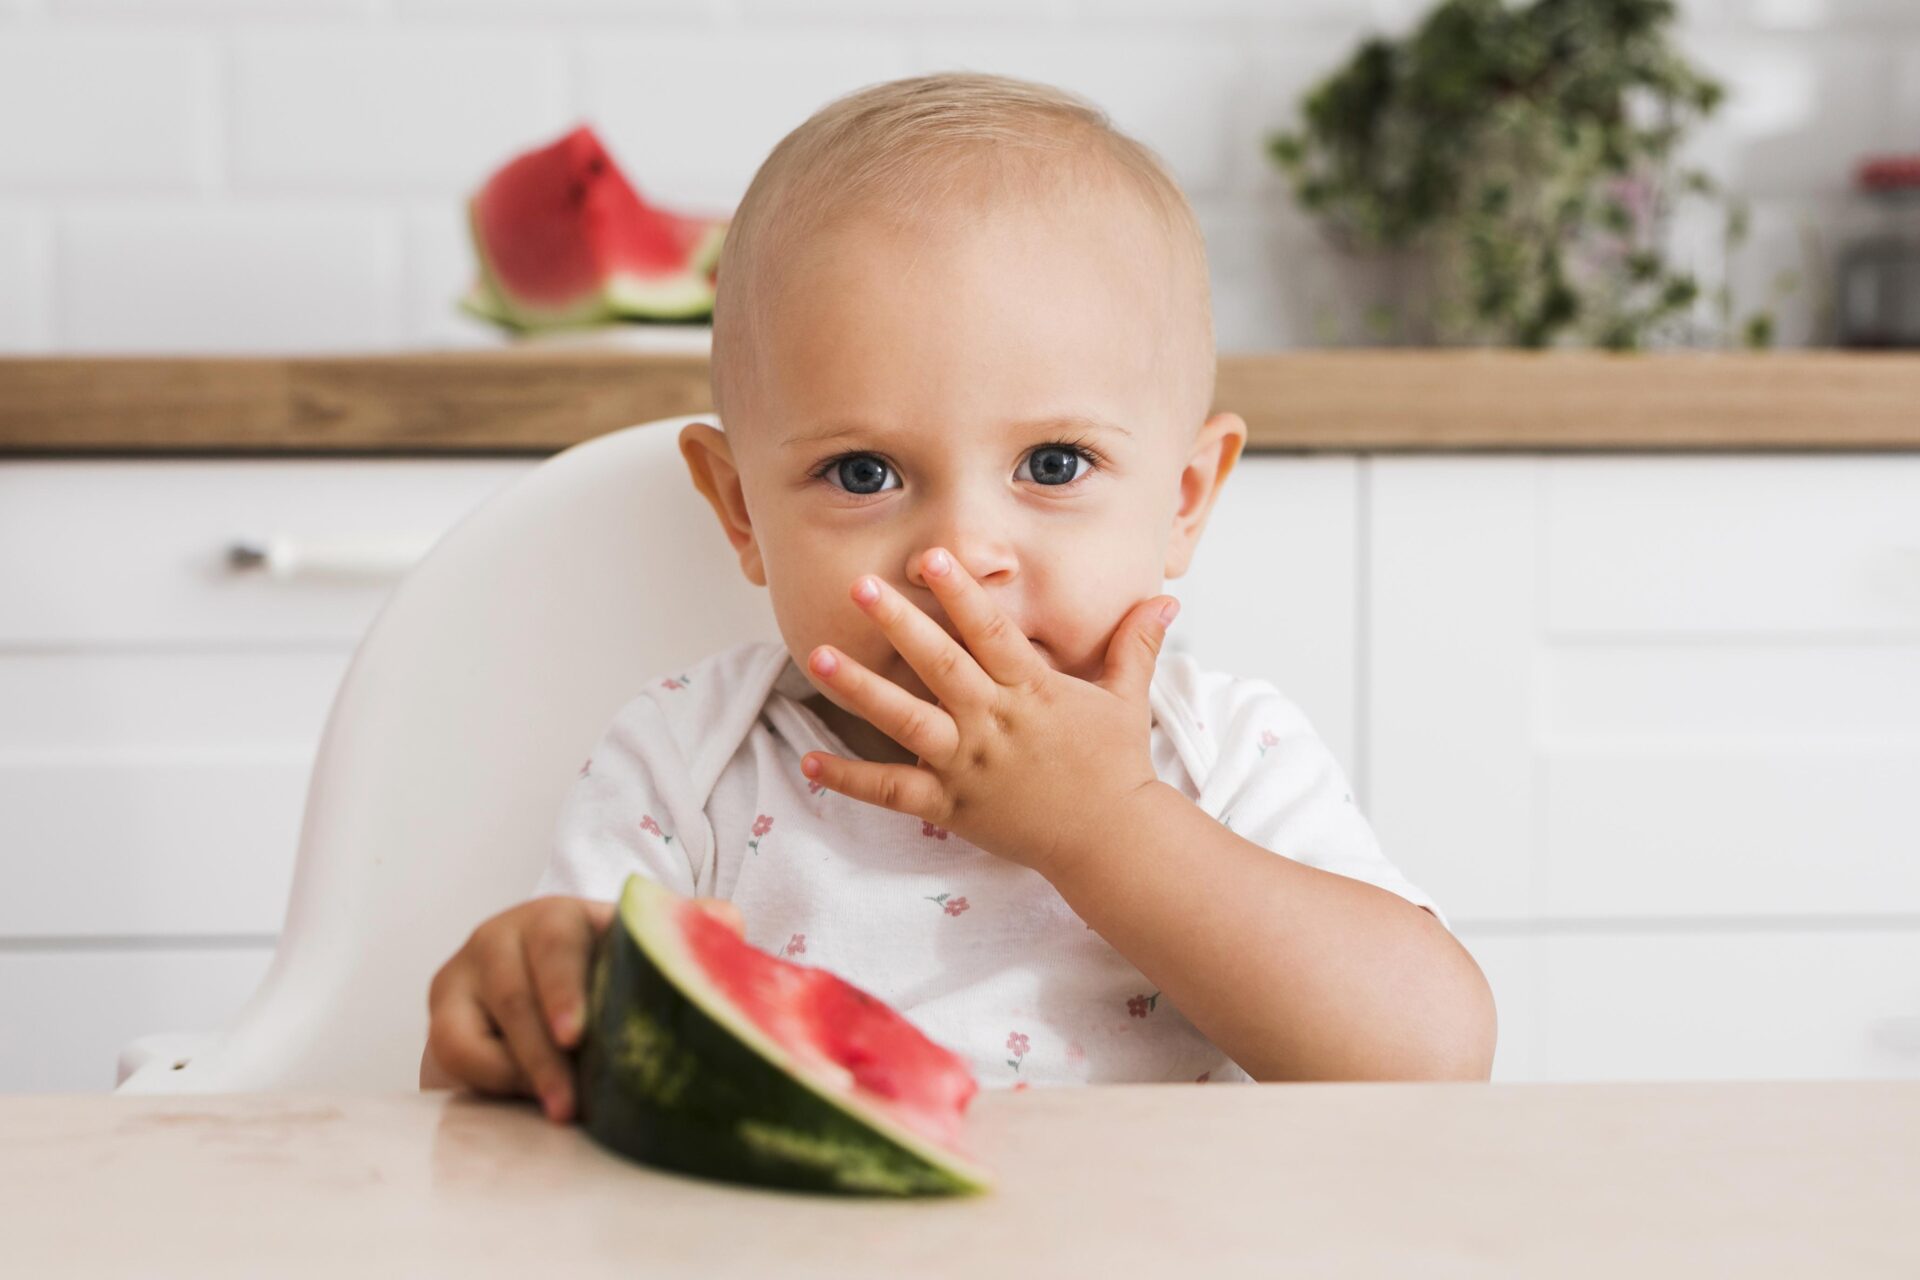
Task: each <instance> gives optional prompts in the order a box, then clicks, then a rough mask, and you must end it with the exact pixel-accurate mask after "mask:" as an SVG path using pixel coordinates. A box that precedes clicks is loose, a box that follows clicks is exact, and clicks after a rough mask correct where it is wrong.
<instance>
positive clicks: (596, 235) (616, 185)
mask: <svg viewBox="0 0 1920 1280" xmlns="http://www.w3.org/2000/svg"><path fill="white" fill-rule="evenodd" d="M467 212H468V221H469V225H470V227H471V229H472V232H473V247H474V252H475V254H476V255H477V256H478V258H479V261H480V271H479V278H478V280H476V281H475V283H474V285H473V288H472V289H471V290H470V291H469V292H468V294H467V296H466V297H465V298H463V299H462V300H461V307H462V308H463V309H464V310H466V311H468V312H471V313H472V314H474V315H477V316H479V317H480V318H482V319H484V320H490V321H492V322H494V323H495V324H499V325H502V326H505V327H507V328H510V329H517V330H522V331H531V330H538V329H558V328H573V327H578V326H582V325H592V324H604V323H608V322H617V321H627V320H677V321H689V320H704V319H707V318H708V317H710V316H711V315H712V314H713V291H714V282H715V280H716V278H717V275H716V272H717V268H718V266H719V261H720V245H721V242H722V241H723V240H724V239H725V237H726V229H727V223H728V221H729V220H728V219H727V218H723V217H701V216H697V215H686V214H680V213H673V212H670V211H668V210H666V209H662V208H659V207H657V206H655V205H651V204H648V203H647V202H646V201H645V200H644V199H642V198H641V196H640V193H639V192H637V191H635V190H634V189H633V185H632V184H631V183H629V182H628V181H627V178H626V175H625V174H623V173H621V172H620V167H619V166H618V165H616V164H615V163H614V161H613V157H612V156H611V155H609V154H608V152H607V149H606V147H605V146H604V145H602V144H601V142H600V139H599V137H598V136H597V135H596V134H595V133H594V131H593V129H592V128H591V127H589V126H587V125H582V126H580V127H579V128H577V129H575V130H574V131H573V132H572V133H569V134H568V135H567V136H566V137H564V138H562V139H560V140H559V141H558V142H555V143H554V144H552V145H551V146H547V147H542V148H540V149H538V150H535V151H529V152H527V153H526V154H525V155H522V156H519V157H517V158H515V159H513V160H511V161H509V162H508V163H507V164H506V165H505V166H504V167H502V168H501V169H500V170H499V171H498V172H497V173H495V174H494V175H493V176H492V177H490V178H488V179H487V181H486V184H485V185H484V186H482V187H481V188H480V190H479V191H478V192H477V193H475V195H474V196H473V198H472V199H471V200H470V201H468V205H467Z"/></svg>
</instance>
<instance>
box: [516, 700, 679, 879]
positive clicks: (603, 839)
mask: <svg viewBox="0 0 1920 1280" xmlns="http://www.w3.org/2000/svg"><path fill="white" fill-rule="evenodd" d="M654 710H655V708H654V707H653V704H652V703H651V702H649V701H648V699H647V698H646V696H645V695H642V696H641V697H639V698H636V699H634V701H633V702H631V703H629V704H628V705H627V706H625V707H623V708H622V709H621V711H620V713H619V715H617V716H616V717H615V718H614V721H613V723H612V725H611V726H609V727H608V729H607V731H606V732H605V733H604V734H603V735H602V736H601V738H600V741H599V742H598V743H596V744H595V746H594V749H593V754H592V755H591V756H590V757H589V758H588V759H587V760H586V761H585V762H584V763H582V764H581V766H580V773H579V776H578V777H576V778H575V779H574V782H573V785H572V787H571V788H570V789H569V790H568V792H567V796H566V799H565V800H564V801H563V802H562V803H561V806H560V814H559V817H558V819H557V820H556V822H555V826H554V836H553V849H552V854H551V857H550V859H549V861H548V863H547V867H546V870H545V871H544V872H543V873H542V874H541V877H540V880H539V882H538V884H536V885H535V887H534V894H533V896H535V897H540V896H544V895H546V894H565V895H568V896H570V897H579V898H596V899H600V900H602V901H611V900H613V899H616V898H618V897H619V896H620V887H621V886H622V885H623V884H625V883H626V880H627V877H628V876H629V875H631V874H633V873H634V872H638V873H639V874H641V875H644V876H646V877H647V878H649V879H651V880H654V881H656V882H658V883H659V884H662V885H665V886H666V887H667V888H669V889H671V890H673V891H674V892H675V893H677V894H680V895H681V896H682V897H689V898H690V897H694V896H696V895H695V891H694V879H695V877H694V868H693V860H692V857H691V855H690V854H689V852H688V846H687V840H686V838H685V835H684V833H682V832H681V831H680V830H679V826H680V822H681V820H682V819H684V818H685V816H686V815H685V813H684V812H683V811H682V810H684V805H685V801H684V798H683V797H677V796H673V795H670V794H668V793H669V792H670V791H671V790H672V789H673V788H672V782H673V779H675V778H677V777H678V776H679V775H680V774H681V773H683V772H684V770H680V769H676V768H674V767H672V766H673V765H675V764H677V763H678V747H677V746H676V744H675V743H674V742H673V740H672V738H671V737H670V736H669V735H668V734H667V732H666V729H665V727H664V724H663V722H662V721H661V720H660V718H659V717H658V716H657V715H654V714H649V713H650V712H652V711H654ZM676 801H678V803H676Z"/></svg>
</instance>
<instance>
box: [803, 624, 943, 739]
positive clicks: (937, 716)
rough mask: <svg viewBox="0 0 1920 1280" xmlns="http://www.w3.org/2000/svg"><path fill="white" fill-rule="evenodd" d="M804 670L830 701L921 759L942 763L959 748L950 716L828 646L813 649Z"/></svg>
mask: <svg viewBox="0 0 1920 1280" xmlns="http://www.w3.org/2000/svg"><path fill="white" fill-rule="evenodd" d="M807 666H808V667H809V668H811V669H812V671H813V673H814V674H815V675H817V676H819V677H820V678H821V679H822V680H824V681H826V683H827V687H828V688H829V689H831V690H832V691H833V693H834V695H835V697H834V701H835V702H837V703H839V704H840V705H841V706H843V707H845V708H846V709H847V710H848V711H851V712H852V713H853V714H855V715H857V716H859V717H860V718H861V719H863V720H865V721H867V723H869V724H871V725H872V726H873V727H874V728H876V729H878V730H879V731H880V732H882V733H884V734H886V735H887V736H888V737H889V738H892V739H893V740H894V741H895V742H897V743H899V744H900V745H901V746H903V747H905V748H906V749H907V750H909V751H911V752H913V753H914V754H915V755H917V756H919V757H920V758H921V759H922V760H932V761H934V762H936V763H943V762H945V761H946V760H947V759H948V758H949V757H951V756H952V755H953V753H954V751H955V750H956V749H957V748H958V747H959V745H960V726H959V725H956V724H955V723H954V722H953V717H952V716H950V715H948V714H947V713H946V712H945V711H943V710H941V709H940V708H939V707H936V706H934V705H933V704H932V703H931V702H928V701H927V700H926V699H924V698H916V697H914V696H913V695H912V694H910V693H908V692H907V691H906V690H905V689H902V688H901V687H900V686H899V685H897V684H895V683H894V682H893V681H891V680H888V679H886V678H885V677H884V676H877V675H875V674H874V673H873V672H871V671H869V670H867V668H866V667H865V665H863V664H862V663H859V662H856V661H855V660H854V659H852V658H850V657H848V656H847V655H846V654H844V653H842V652H840V651H839V650H838V649H835V648H833V647H832V646H831V645H824V644H823V645H820V646H819V647H818V648H816V649H815V650H814V651H813V655H812V656H811V657H810V658H809V659H808V661H807Z"/></svg>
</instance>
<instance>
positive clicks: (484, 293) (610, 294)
mask: <svg viewBox="0 0 1920 1280" xmlns="http://www.w3.org/2000/svg"><path fill="white" fill-rule="evenodd" d="M478 216H479V215H478V208H477V204H476V202H475V201H468V203H467V231H468V238H469V240H470V241H471V242H472V244H473V256H474V259H475V260H476V262H477V263H478V264H479V272H478V278H477V279H476V280H475V281H474V283H473V287H472V288H471V289H469V290H468V291H467V293H466V295H465V296H464V297H462V298H461V299H460V309H461V310H462V311H465V312H466V313H467V314H469V315H471V316H475V317H477V318H479V319H481V320H485V321H488V322H489V323H492V324H496V325H499V326H500V327H502V328H505V329H512V330H515V331H516V332H520V333H534V332H538V331H541V330H547V329H580V328H589V327H592V326H594V325H603V324H610V323H619V322H624V321H631V320H656V321H657V320H669V321H688V320H706V319H709V318H711V317H712V315H713V300H714V285H713V282H712V281H711V280H709V279H708V278H707V275H708V273H709V272H710V271H711V270H712V268H713V266H714V264H715V263H716V262H718V261H719V258H720V249H721V245H722V244H723V243H724V241H725V239H726V232H727V228H726V226H725V225H724V224H720V225H716V226H713V227H711V228H709V230H708V232H707V234H706V235H705V236H704V237H702V239H701V241H700V243H699V244H698V245H697V246H696V247H695V248H694V251H693V253H692V254H691V255H690V257H689V259H688V263H687V268H686V270H684V271H682V272H680V273H679V274H677V275H673V276H664V277H660V278H658V279H652V280H640V279H636V278H634V277H631V276H615V277H613V278H612V279H610V280H609V281H607V283H606V284H605V285H604V286H602V288H601V289H600V290H599V292H597V293H595V294H592V295H590V296H588V297H586V298H584V299H582V300H581V301H580V302H579V303H577V304H575V305H574V306H571V307H567V308H564V309H550V308H544V307H531V306H528V305H526V304H525V303H519V302H515V301H513V299H512V297H511V296H510V295H509V294H508V293H507V291H506V290H504V289H502V288H501V287H500V282H499V279H498V277H497V275H496V273H495V271H494V268H493V264H492V263H491V262H490V261H489V260H488V258H487V249H486V243H485V241H484V240H483V239H482V238H481V236H480V228H479V223H478Z"/></svg>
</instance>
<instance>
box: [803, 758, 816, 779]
mask: <svg viewBox="0 0 1920 1280" xmlns="http://www.w3.org/2000/svg"><path fill="white" fill-rule="evenodd" d="M800 772H802V773H804V774H806V775H807V776H808V777H809V778H817V777H819V776H820V761H819V759H818V758H816V757H814V756H807V757H805V758H803V759H802V760H801V761H800Z"/></svg>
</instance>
